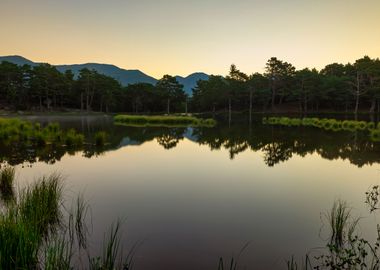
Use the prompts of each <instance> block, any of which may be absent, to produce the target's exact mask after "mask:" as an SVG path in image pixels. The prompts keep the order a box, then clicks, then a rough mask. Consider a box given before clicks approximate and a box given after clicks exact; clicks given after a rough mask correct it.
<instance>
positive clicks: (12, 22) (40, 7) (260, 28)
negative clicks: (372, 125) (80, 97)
mask: <svg viewBox="0 0 380 270" xmlns="http://www.w3.org/2000/svg"><path fill="white" fill-rule="evenodd" d="M379 14H380V1H379V0H277V1H274V0H265V1H264V0H191V1H189V0H0V36H1V40H0V55H15V54H17V55H22V56H24V57H26V58H28V59H30V60H33V61H37V62H49V63H51V64H74V63H85V62H99V63H110V64H115V65H117V66H119V67H122V68H126V69H140V70H142V71H144V72H145V73H147V74H149V75H152V76H154V77H161V76H162V75H163V74H166V73H168V74H172V75H175V74H178V75H188V74H190V73H192V72H195V71H204V72H206V73H209V74H223V75H224V74H226V73H227V72H228V69H229V65H230V64H231V63H235V64H236V65H237V66H238V68H240V69H241V70H242V71H244V72H246V73H253V72H256V71H258V72H262V71H263V68H264V66H265V62H266V61H267V59H268V58H270V57H271V56H277V57H278V58H280V59H282V60H285V61H288V62H291V63H292V64H294V65H295V66H296V67H297V68H303V67H306V66H308V67H316V68H318V69H320V68H322V67H323V66H325V65H326V64H328V63H331V62H343V63H346V62H352V61H354V60H355V59H357V58H360V57H362V56H363V55H369V56H371V57H379V56H380V15H379Z"/></svg>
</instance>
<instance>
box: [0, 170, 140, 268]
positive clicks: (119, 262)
mask: <svg viewBox="0 0 380 270" xmlns="http://www.w3.org/2000/svg"><path fill="white" fill-rule="evenodd" d="M9 171H11V170H9ZM12 172H13V174H14V170H13V171H12ZM62 203H63V184H62V177H61V176H60V175H59V174H53V175H50V176H45V177H42V178H40V179H39V180H37V181H36V182H35V183H34V184H31V185H29V186H27V187H25V188H23V189H21V190H20V192H19V195H18V198H17V200H15V201H14V203H12V204H8V205H7V206H6V207H5V209H4V210H3V211H0V269H20V270H21V269H22V270H24V269H25V270H27V269H36V270H37V269H44V270H53V269H54V270H56V269H59V270H73V269H88V268H90V269H96V270H122V269H123V270H126V269H130V267H131V265H132V260H133V255H134V252H135V251H134V249H132V252H131V253H129V254H128V255H127V256H125V257H124V256H123V255H124V254H123V252H122V247H121V222H120V221H117V222H116V223H114V224H113V225H112V226H111V229H110V232H109V233H108V234H106V236H105V238H104V246H103V252H102V255H101V256H95V257H91V256H90V255H89V254H90V253H89V251H88V241H87V238H88V236H89V233H90V232H89V230H88V224H87V220H88V213H89V206H88V205H87V203H86V202H85V201H84V198H83V196H81V195H79V196H78V197H77V199H76V200H75V202H74V203H73V206H72V207H71V210H69V211H67V210H65V208H64V207H63V204H62ZM64 211H67V212H66V213H64ZM64 217H66V219H64ZM82 252H85V253H86V254H87V255H88V262H87V263H86V264H85V265H82V264H78V263H77V262H76V263H75V264H73V261H74V260H73V258H75V257H77V258H78V260H79V262H82V257H83V256H82V255H83V253H82ZM82 263H83V262H82ZM80 267H81V268H80Z"/></svg>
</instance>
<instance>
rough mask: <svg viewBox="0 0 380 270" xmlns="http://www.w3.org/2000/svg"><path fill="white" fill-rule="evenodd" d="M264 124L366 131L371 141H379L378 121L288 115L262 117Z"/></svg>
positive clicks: (379, 126)
mask: <svg viewBox="0 0 380 270" xmlns="http://www.w3.org/2000/svg"><path fill="white" fill-rule="evenodd" d="M262 122H263V124H265V125H279V126H288V127H298V126H305V127H315V128H320V129H324V130H328V131H336V132H337V131H350V132H355V131H368V132H369V133H370V139H371V140H372V141H376V142H377V141H380V123H378V124H377V125H376V124H375V123H374V122H366V121H356V120H343V121H341V120H337V119H327V118H315V117H314V118H307V117H306V118H289V117H264V118H263V119H262Z"/></svg>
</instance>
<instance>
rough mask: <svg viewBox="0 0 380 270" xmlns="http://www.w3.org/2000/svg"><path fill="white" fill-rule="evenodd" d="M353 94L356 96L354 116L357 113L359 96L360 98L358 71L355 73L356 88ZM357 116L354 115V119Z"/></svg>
mask: <svg viewBox="0 0 380 270" xmlns="http://www.w3.org/2000/svg"><path fill="white" fill-rule="evenodd" d="M355 96H356V101H355V112H354V113H355V116H356V115H357V114H358V110H359V98H360V78H359V72H357V73H356V90H355ZM356 118H357V117H355V119H356Z"/></svg>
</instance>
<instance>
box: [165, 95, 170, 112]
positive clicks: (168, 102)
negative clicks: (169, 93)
mask: <svg viewBox="0 0 380 270" xmlns="http://www.w3.org/2000/svg"><path fill="white" fill-rule="evenodd" d="M166 110H167V114H170V99H169V98H168V100H167V108H166Z"/></svg>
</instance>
